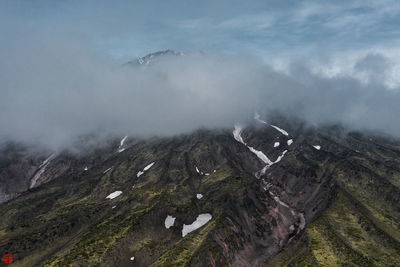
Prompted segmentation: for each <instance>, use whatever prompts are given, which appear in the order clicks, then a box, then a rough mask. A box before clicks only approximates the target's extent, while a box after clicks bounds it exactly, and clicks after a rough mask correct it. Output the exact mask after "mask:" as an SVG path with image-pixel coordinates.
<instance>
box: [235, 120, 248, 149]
mask: <svg viewBox="0 0 400 267" xmlns="http://www.w3.org/2000/svg"><path fill="white" fill-rule="evenodd" d="M241 132H242V127H241V126H240V125H237V124H236V125H235V129H234V130H233V138H235V140H236V141H238V142H240V143H242V144H243V145H246V143H245V142H244V141H243V138H242V136H241V135H240V133H241Z"/></svg>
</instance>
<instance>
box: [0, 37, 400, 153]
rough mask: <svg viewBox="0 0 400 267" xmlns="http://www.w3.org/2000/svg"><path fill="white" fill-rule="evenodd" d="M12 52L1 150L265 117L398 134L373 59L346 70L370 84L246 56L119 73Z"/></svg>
mask: <svg viewBox="0 0 400 267" xmlns="http://www.w3.org/2000/svg"><path fill="white" fill-rule="evenodd" d="M21 45H22V44H21ZM14 49H18V51H19V54H18V56H17V57H15V54H14V53H12V54H10V55H12V56H10V57H8V58H7V57H5V58H3V60H2V61H1V62H0V75H1V79H0V83H1V84H0V86H1V87H0V88H1V89H0V92H1V98H0V110H1V112H0V125H1V128H0V136H1V138H2V139H3V140H5V139H14V140H17V141H25V142H40V143H43V144H47V145H50V146H53V147H57V146H63V145H65V144H67V143H66V142H69V141H71V138H75V137H77V136H79V135H83V134H89V133H96V132H107V133H108V132H109V133H115V134H121V135H125V134H130V135H138V136H152V135H172V134H178V133H183V132H189V131H192V130H195V129H197V128H199V127H206V128H215V127H232V125H233V124H234V123H235V122H238V121H242V122H243V121H246V120H248V119H250V118H252V116H253V114H254V112H259V113H264V112H266V111H271V110H276V111H280V112H282V113H284V114H288V115H291V114H295V115H296V116H298V117H300V118H304V119H306V120H307V121H309V122H311V123H321V122H332V123H336V122H341V123H344V124H346V125H349V126H351V127H356V128H360V127H361V128H362V127H366V128H368V129H381V130H383V131H385V132H388V133H391V134H395V135H398V134H400V123H399V120H398V116H399V115H400V105H399V103H400V91H399V90H396V89H388V88H386V87H385V85H384V82H383V80H382V79H381V77H382V76H383V73H384V71H385V62H386V59H385V57H383V56H381V55H376V54H375V55H368V56H367V57H366V58H363V59H362V60H360V61H359V62H356V63H355V66H356V68H358V69H362V70H363V71H365V72H367V73H368V75H369V76H370V78H371V79H370V80H369V81H368V82H364V83H363V82H360V80H358V79H355V78H351V77H341V78H338V77H334V78H327V77H321V76H320V75H316V74H312V73H311V72H310V70H309V69H308V67H307V65H306V64H303V63H302V62H296V63H295V64H292V65H290V68H289V71H287V72H286V73H282V72H279V71H275V70H273V69H272V68H271V67H270V66H268V64H265V63H263V62H261V61H260V60H258V59H257V58H256V57H255V56H250V55H246V56H245V55H236V56H220V55H216V54H207V53H193V54H186V55H183V56H173V55H168V56H161V57H159V58H156V59H154V60H153V61H152V62H151V63H150V64H148V65H139V64H137V65H135V64H130V65H126V64H123V63H124V62H121V63H115V62H114V61H113V62H111V61H106V60H104V59H103V60H101V59H98V58H96V57H93V56H91V55H92V54H91V53H90V52H89V51H88V50H85V46H84V45H82V44H79V43H71V42H68V41H64V42H60V43H59V44H58V45H55V44H54V43H52V44H51V45H50V46H47V45H46V43H45V42H44V43H41V45H40V46H37V47H32V46H30V47H28V48H26V49H22V48H21V47H14ZM21 51H22V52H23V53H21Z"/></svg>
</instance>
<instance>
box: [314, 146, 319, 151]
mask: <svg viewBox="0 0 400 267" xmlns="http://www.w3.org/2000/svg"><path fill="white" fill-rule="evenodd" d="M313 147H314V148H315V149H316V150H320V149H321V146H313Z"/></svg>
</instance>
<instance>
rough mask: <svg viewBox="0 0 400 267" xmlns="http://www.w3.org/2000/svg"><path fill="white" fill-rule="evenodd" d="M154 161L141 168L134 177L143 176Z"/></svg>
mask: <svg viewBox="0 0 400 267" xmlns="http://www.w3.org/2000/svg"><path fill="white" fill-rule="evenodd" d="M154 163H155V161H153V162H152V163H150V164H149V165H147V166H146V167H144V168H143V171H139V172H138V173H137V174H136V177H138V178H139V177H140V176H141V175H142V174H144V173H145V172H146V171H148V170H149V169H150V168H151V167H152V166H153V165H154Z"/></svg>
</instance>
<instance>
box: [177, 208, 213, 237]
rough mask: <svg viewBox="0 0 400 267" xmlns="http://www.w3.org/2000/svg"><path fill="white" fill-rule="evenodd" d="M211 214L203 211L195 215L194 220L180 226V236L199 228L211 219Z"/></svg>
mask: <svg viewBox="0 0 400 267" xmlns="http://www.w3.org/2000/svg"><path fill="white" fill-rule="evenodd" d="M211 218H212V216H211V214H210V213H203V214H200V215H199V216H197V218H196V220H195V221H194V222H193V223H192V224H189V225H186V224H184V225H183V228H182V237H185V236H186V235H187V234H189V233H191V232H193V231H195V230H197V229H199V228H200V227H202V226H203V225H205V224H206V223H208V222H209V221H210V220H211Z"/></svg>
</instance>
